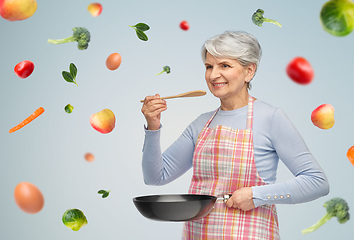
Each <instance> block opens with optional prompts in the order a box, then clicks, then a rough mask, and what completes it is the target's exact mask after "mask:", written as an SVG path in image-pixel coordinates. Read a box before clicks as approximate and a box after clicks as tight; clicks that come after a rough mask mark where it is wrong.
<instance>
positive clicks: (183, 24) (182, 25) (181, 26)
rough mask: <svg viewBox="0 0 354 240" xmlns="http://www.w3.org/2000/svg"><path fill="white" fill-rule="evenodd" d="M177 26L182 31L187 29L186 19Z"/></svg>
mask: <svg viewBox="0 0 354 240" xmlns="http://www.w3.org/2000/svg"><path fill="white" fill-rule="evenodd" d="M179 27H180V28H182V30H184V31H187V30H188V29H189V24H188V22H187V21H182V22H181V23H180V24H179Z"/></svg>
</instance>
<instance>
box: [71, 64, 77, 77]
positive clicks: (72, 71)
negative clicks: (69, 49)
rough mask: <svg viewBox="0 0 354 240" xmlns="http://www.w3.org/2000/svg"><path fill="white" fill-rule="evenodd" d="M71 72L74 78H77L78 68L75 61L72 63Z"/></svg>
mask: <svg viewBox="0 0 354 240" xmlns="http://www.w3.org/2000/svg"><path fill="white" fill-rule="evenodd" d="M70 74H71V76H72V77H73V79H75V78H76V75H77V68H76V66H75V64H73V63H70Z"/></svg>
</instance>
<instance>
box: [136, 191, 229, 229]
mask: <svg viewBox="0 0 354 240" xmlns="http://www.w3.org/2000/svg"><path fill="white" fill-rule="evenodd" d="M230 196H231V195H224V196H223V197H221V198H217V197H215V196H210V195H199V194H182V195H180V194H170V195H150V196H141V197H135V198H133V202H134V204H135V207H136V208H137V209H138V211H139V212H140V213H141V214H142V215H143V216H144V217H146V218H149V219H152V220H157V221H172V222H183V221H191V220H195V219H198V218H202V217H205V216H206V215H208V214H209V213H210V211H211V210H212V209H213V207H214V204H215V202H216V201H218V200H223V201H224V202H226V201H227V200H228V199H229V198H230Z"/></svg>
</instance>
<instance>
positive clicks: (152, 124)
mask: <svg viewBox="0 0 354 240" xmlns="http://www.w3.org/2000/svg"><path fill="white" fill-rule="evenodd" d="M166 109H167V104H166V101H165V100H162V99H160V95H159V94H156V95H154V96H147V97H145V99H144V104H143V106H142V108H141V112H142V113H143V114H144V116H145V119H146V122H147V128H148V130H151V131H155V130H159V129H160V119H161V112H163V111H165V110H166Z"/></svg>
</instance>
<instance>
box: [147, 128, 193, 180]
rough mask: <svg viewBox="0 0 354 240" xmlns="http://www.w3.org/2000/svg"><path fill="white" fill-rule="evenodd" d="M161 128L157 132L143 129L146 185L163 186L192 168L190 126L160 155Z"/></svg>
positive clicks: (191, 134) (191, 132)
mask: <svg viewBox="0 0 354 240" xmlns="http://www.w3.org/2000/svg"><path fill="white" fill-rule="evenodd" d="M160 132H161V127H160V129H159V130H157V131H150V130H147V129H146V128H145V140H144V146H143V157H142V168H143V176H144V182H145V184H147V185H165V184H167V183H169V182H172V181H173V180H175V179H177V178H178V177H180V176H182V175H183V174H184V173H185V172H187V171H188V170H189V169H190V168H191V167H192V160H193V153H194V141H193V129H192V124H191V125H189V126H188V127H187V128H186V129H185V130H184V132H183V133H182V135H181V136H180V137H179V138H178V139H177V140H176V141H175V142H174V143H173V144H172V145H171V146H169V147H168V148H167V149H166V151H164V152H163V153H162V151H161V147H160Z"/></svg>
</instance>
